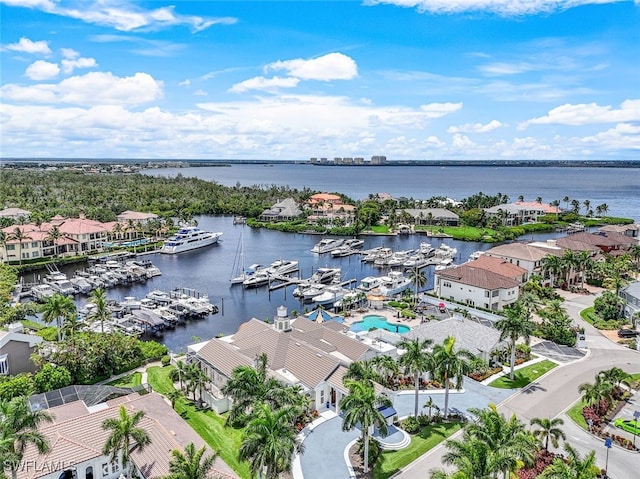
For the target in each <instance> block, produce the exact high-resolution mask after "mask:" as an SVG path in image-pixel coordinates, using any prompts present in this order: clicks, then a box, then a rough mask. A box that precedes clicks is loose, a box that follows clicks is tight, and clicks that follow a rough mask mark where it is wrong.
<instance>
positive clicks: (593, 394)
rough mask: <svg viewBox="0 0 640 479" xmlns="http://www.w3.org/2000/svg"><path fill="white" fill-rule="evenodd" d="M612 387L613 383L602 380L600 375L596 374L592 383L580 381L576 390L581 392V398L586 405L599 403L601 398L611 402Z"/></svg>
mask: <svg viewBox="0 0 640 479" xmlns="http://www.w3.org/2000/svg"><path fill="white" fill-rule="evenodd" d="M613 389H614V385H613V384H611V383H610V382H609V381H606V380H604V379H603V378H602V377H601V376H596V379H595V382H594V383H593V384H591V383H582V384H580V386H578V391H580V392H581V393H582V399H583V400H584V402H585V403H587V405H588V406H591V405H593V404H599V403H600V401H602V400H605V401H607V402H608V403H609V404H611V401H612V400H613Z"/></svg>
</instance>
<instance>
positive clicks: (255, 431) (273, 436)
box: [238, 403, 304, 479]
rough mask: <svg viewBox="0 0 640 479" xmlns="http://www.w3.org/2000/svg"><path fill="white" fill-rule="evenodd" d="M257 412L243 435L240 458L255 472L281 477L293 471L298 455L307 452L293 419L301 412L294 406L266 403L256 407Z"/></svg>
mask: <svg viewBox="0 0 640 479" xmlns="http://www.w3.org/2000/svg"><path fill="white" fill-rule="evenodd" d="M254 409H255V415H254V416H253V418H252V419H251V420H250V421H249V423H248V424H247V427H246V429H245V430H244V432H243V434H242V443H241V445H240V451H239V454H238V456H239V458H240V459H241V460H245V461H248V462H249V464H250V468H251V472H252V473H253V475H255V476H258V477H263V478H264V479H277V478H278V477H280V476H281V475H282V474H285V473H289V472H291V466H292V462H293V455H294V454H296V453H297V454H302V453H304V445H303V444H302V442H301V441H300V439H299V438H298V437H297V433H296V429H295V427H294V425H293V420H294V418H296V417H297V416H298V415H299V414H300V409H299V408H297V407H294V406H284V407H282V408H279V409H272V408H271V406H269V405H268V404H265V403H258V404H257V405H256V406H255V408H254Z"/></svg>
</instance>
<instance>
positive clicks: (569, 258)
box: [560, 249, 578, 284]
mask: <svg viewBox="0 0 640 479" xmlns="http://www.w3.org/2000/svg"><path fill="white" fill-rule="evenodd" d="M577 257H578V256H577V254H576V252H575V251H571V250H570V249H567V250H565V251H564V254H563V255H562V257H561V258H560V264H561V265H562V269H563V271H564V277H565V281H566V282H567V284H568V283H569V279H570V278H571V276H573V270H574V268H576V267H577V264H578V260H577Z"/></svg>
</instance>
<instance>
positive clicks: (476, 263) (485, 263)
mask: <svg viewBox="0 0 640 479" xmlns="http://www.w3.org/2000/svg"><path fill="white" fill-rule="evenodd" d="M467 264H469V265H471V266H473V267H474V268H482V269H486V270H487V271H492V272H494V273H497V274H499V275H501V276H506V277H507V278H511V279H514V280H516V281H517V282H518V283H520V284H522V283H524V282H526V281H527V270H526V269H524V268H522V267H520V266H517V265H515V264H513V263H512V262H510V261H507V260H506V259H503V258H498V257H495V256H486V255H480V256H479V257H478V258H476V259H475V260H473V261H472V262H469V263H467Z"/></svg>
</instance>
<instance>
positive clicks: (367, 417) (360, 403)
mask: <svg viewBox="0 0 640 479" xmlns="http://www.w3.org/2000/svg"><path fill="white" fill-rule="evenodd" d="M345 386H347V388H349V394H348V395H346V396H345V397H343V398H342V400H341V401H340V409H342V411H343V413H344V416H343V418H342V430H343V431H351V430H352V429H353V428H355V427H359V428H360V430H361V431H362V442H363V443H364V473H365V474H367V473H368V472H369V429H370V428H371V426H376V427H377V428H378V430H379V431H380V434H381V435H382V436H386V434H387V431H388V430H387V423H386V421H385V418H384V416H383V415H382V413H381V412H380V409H379V407H380V406H391V400H390V399H389V398H388V397H386V396H383V395H379V396H376V392H375V390H374V389H373V386H371V385H369V384H367V383H362V382H358V381H353V380H347V381H345Z"/></svg>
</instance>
